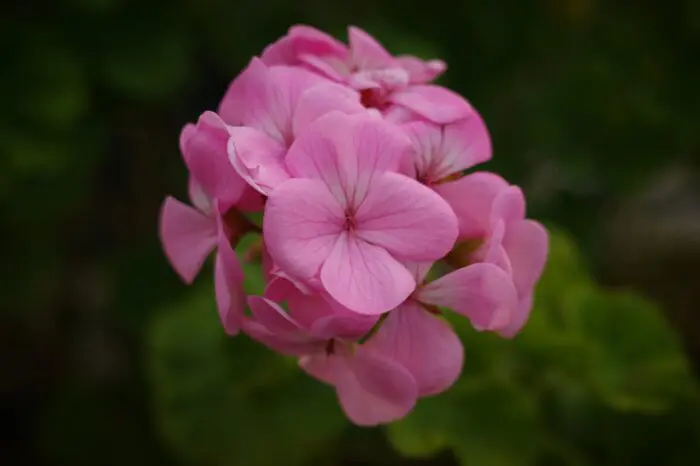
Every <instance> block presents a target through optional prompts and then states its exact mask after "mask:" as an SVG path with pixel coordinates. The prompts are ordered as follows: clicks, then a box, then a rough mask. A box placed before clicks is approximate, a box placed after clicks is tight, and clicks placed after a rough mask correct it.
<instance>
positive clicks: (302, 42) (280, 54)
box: [261, 25, 347, 65]
mask: <svg viewBox="0 0 700 466" xmlns="http://www.w3.org/2000/svg"><path fill="white" fill-rule="evenodd" d="M306 54H308V55H312V56H318V57H326V56H332V57H345V56H347V47H346V46H345V44H343V43H342V42H340V41H338V40H337V39H335V38H334V37H332V36H329V35H328V34H326V33H325V32H322V31H319V30H318V29H315V28H312V27H310V26H303V25H298V26H292V27H291V28H290V29H289V33H288V34H287V35H286V36H284V37H282V38H281V39H279V40H278V41H277V42H275V43H273V44H270V45H269V46H267V47H266V48H265V50H264V51H263V53H262V56H261V60H262V61H263V62H264V63H265V64H267V65H299V64H300V63H301V62H300V61H299V58H300V57H301V56H303V55H306Z"/></svg>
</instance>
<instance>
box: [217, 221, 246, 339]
mask: <svg viewBox="0 0 700 466" xmlns="http://www.w3.org/2000/svg"><path fill="white" fill-rule="evenodd" d="M244 278H245V277H244V274H243V269H242V268H241V264H240V263H239V261H238V256H237V255H236V253H235V252H234V251H233V249H232V248H231V243H230V242H229V240H228V239H227V238H226V235H225V234H224V232H223V231H219V238H218V248H217V254H216V264H215V266H214V289H215V292H216V303H217V307H218V309H219V317H220V318H221V323H222V324H223V326H224V330H225V331H226V333H228V334H229V335H235V334H237V333H238V331H239V330H240V327H241V322H242V321H243V316H244V312H245V305H246V299H245V292H244V291H243V280H244Z"/></svg>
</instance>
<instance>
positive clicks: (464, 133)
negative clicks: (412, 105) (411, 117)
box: [403, 112, 491, 183]
mask: <svg viewBox="0 0 700 466" xmlns="http://www.w3.org/2000/svg"><path fill="white" fill-rule="evenodd" d="M403 128H404V130H405V131H406V132H407V134H408V135H409V136H410V137H411V140H412V141H413V145H414V147H415V148H416V151H417V155H418V157H417V158H416V160H415V162H416V169H417V172H418V178H419V179H422V180H424V181H425V182H427V183H434V182H438V181H440V180H442V179H444V178H447V177H448V176H450V175H453V174H457V173H460V172H462V171H464V170H466V169H467V168H470V167H473V166H474V165H476V164H479V163H482V162H486V161H487V160H489V159H490V158H491V139H490V137H489V134H488V131H487V129H486V125H485V124H484V122H483V120H482V119H481V117H480V116H479V114H478V113H476V112H474V113H472V115H471V116H469V117H468V118H465V119H463V120H459V121H457V122H455V123H452V124H449V125H445V126H438V125H435V124H432V123H426V122H413V123H409V124H407V125H404V126H403Z"/></svg>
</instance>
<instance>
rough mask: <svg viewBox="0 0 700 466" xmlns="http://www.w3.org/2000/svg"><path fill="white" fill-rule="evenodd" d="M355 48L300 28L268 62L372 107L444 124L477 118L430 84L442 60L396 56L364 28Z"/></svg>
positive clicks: (267, 54) (353, 38) (352, 40)
mask: <svg viewBox="0 0 700 466" xmlns="http://www.w3.org/2000/svg"><path fill="white" fill-rule="evenodd" d="M348 39H349V46H346V45H345V44H343V43H341V42H338V41H337V40H336V39H334V38H333V37H331V36H329V35H327V34H325V33H323V32H321V31H318V30H316V29H314V28H311V27H309V26H294V27H292V28H291V29H290V30H289V33H288V34H287V35H286V36H284V37H282V38H281V39H280V40H278V41H277V42H275V43H274V44H272V45H270V46H268V47H267V48H266V49H265V51H264V52H263V54H262V60H263V61H264V62H265V63H267V64H270V65H280V64H286V65H294V66H304V67H306V68H307V69H311V70H314V71H315V72H316V73H318V74H320V75H323V76H325V77H327V78H329V79H332V80H334V81H336V82H342V83H346V84H348V85H350V86H351V87H353V88H354V89H357V90H359V91H362V96H363V103H364V104H365V106H367V107H371V108H377V109H380V110H382V111H392V109H393V108H395V107H400V108H405V109H408V110H410V111H412V112H415V113H417V114H419V115H421V116H422V117H424V118H426V119H428V120H430V121H433V122H435V123H438V124H446V123H451V122H454V121H456V120H459V119H461V118H464V117H466V116H467V115H469V113H471V107H470V106H469V104H468V103H467V102H466V101H465V100H464V99H463V98H461V97H460V96H459V95H457V94H455V93H454V92H452V91H450V90H449V89H446V88H444V87H440V86H436V85H431V84H427V83H428V82H430V81H432V80H433V79H435V78H436V77H437V76H439V75H440V74H442V73H443V72H444V71H445V69H446V68H447V65H446V64H445V63H444V62H443V61H441V60H429V61H423V60H420V59H418V58H416V57H412V56H399V57H394V56H392V55H391V54H390V53H389V52H388V51H387V50H386V49H385V48H384V47H383V46H382V45H381V44H380V43H379V42H377V41H376V40H375V39H374V38H373V37H372V36H370V35H369V34H367V33H366V32H365V31H363V30H362V29H360V28H357V27H354V26H351V27H349V28H348Z"/></svg>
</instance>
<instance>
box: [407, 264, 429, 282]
mask: <svg viewBox="0 0 700 466" xmlns="http://www.w3.org/2000/svg"><path fill="white" fill-rule="evenodd" d="M434 263H435V262H433V261H429V262H415V261H402V264H403V266H404V267H406V268H407V269H408V271H409V272H411V275H413V279H414V280H415V281H416V283H418V284H419V285H420V284H421V283H423V281H424V280H425V277H426V276H428V273H429V272H430V269H431V268H432V267H433V264H434Z"/></svg>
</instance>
